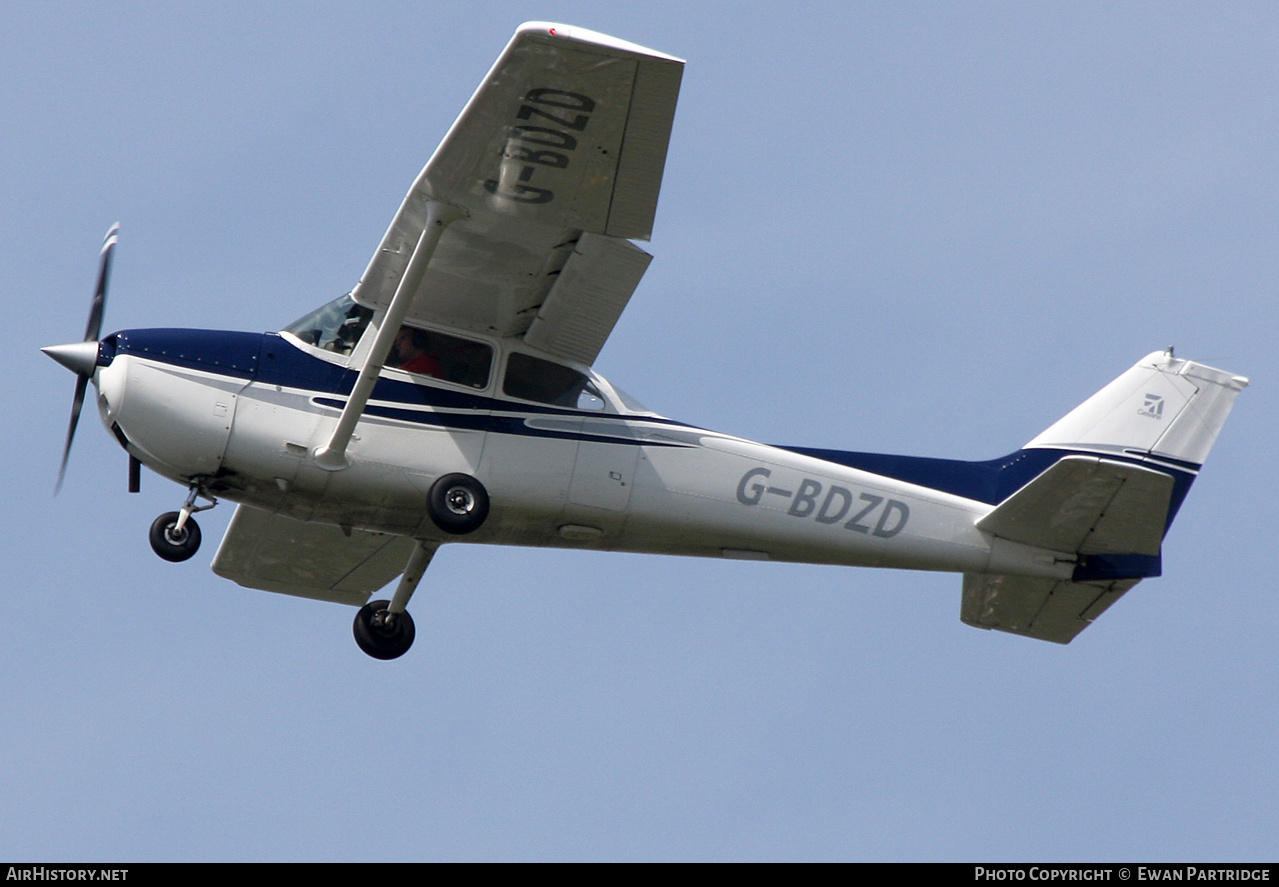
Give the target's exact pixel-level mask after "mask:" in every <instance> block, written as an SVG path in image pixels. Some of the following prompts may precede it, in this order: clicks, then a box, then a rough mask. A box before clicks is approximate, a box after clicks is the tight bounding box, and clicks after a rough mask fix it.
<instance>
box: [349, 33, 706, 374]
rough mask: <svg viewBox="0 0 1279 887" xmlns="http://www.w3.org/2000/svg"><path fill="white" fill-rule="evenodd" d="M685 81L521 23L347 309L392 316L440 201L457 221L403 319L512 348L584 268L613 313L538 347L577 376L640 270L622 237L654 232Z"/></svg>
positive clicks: (585, 294) (666, 59) (620, 49)
mask: <svg viewBox="0 0 1279 887" xmlns="http://www.w3.org/2000/svg"><path fill="white" fill-rule="evenodd" d="M682 74H683V62H682V61H680V60H679V59H675V58H673V57H671V56H667V55H663V54H661V53H658V52H654V51H653V50H649V49H645V48H643V47H640V46H635V45H634V44H629V43H624V42H622V41H618V40H615V39H613V38H610V37H605V36H604V35H600V34H595V33H593V32H590V31H584V30H581V29H574V28H567V27H564V26H559V25H547V24H542V23H533V24H528V25H524V26H522V27H521V28H520V29H519V30H518V31H517V32H516V34H515V36H514V38H512V40H511V42H510V44H508V46H507V47H506V49H505V50H504V51H503V53H502V55H501V57H499V59H498V60H497V62H496V64H494V66H493V68H492V70H490V71H489V73H488V75H487V76H486V77H485V79H484V82H483V83H482V84H481V85H480V88H479V89H478V90H477V91H476V93H475V95H474V96H473V97H472V98H471V100H470V102H468V103H467V105H466V108H465V109H464V110H463V111H462V114H461V115H460V116H459V117H458V119H457V121H456V122H455V123H454V124H453V126H452V127H451V128H450V130H449V132H448V134H447V135H446V136H445V138H444V141H443V142H442V143H441V144H440V146H439V148H438V149H437V150H436V151H435V153H434V154H433V155H432V156H431V159H430V160H429V161H428V163H427V165H426V167H425V169H423V170H422V172H421V174H420V175H419V176H418V178H417V180H416V181H415V182H414V184H413V187H412V189H411V190H410V191H409V194H408V196H407V197H406V198H405V199H404V203H403V204H402V205H401V207H400V210H399V212H398V213H397V214H396V216H395V218H394V220H393V221H392V223H391V226H390V228H389V229H388V230H387V232H386V235H385V236H384V237H383V239H382V243H381V244H380V245H379V247H378V250H377V252H376V253H375V254H374V256H373V258H372V260H371V261H370V262H369V265H368V268H367V269H366V271H365V272H364V275H363V277H362V278H361V280H360V283H359V285H358V286H357V287H356V289H355V291H354V297H355V299H356V301H357V302H359V303H360V304H362V305H365V306H366V307H369V308H373V309H375V310H376V309H378V308H384V307H386V306H387V305H388V304H389V303H390V300H391V297H392V296H393V295H394V294H395V290H396V288H397V286H398V284H399V281H400V279H401V277H402V276H403V275H404V273H405V270H406V267H407V265H408V261H409V258H410V257H411V255H412V253H413V249H414V246H415V244H416V243H417V242H418V238H419V235H420V234H421V232H422V228H423V225H424V223H425V219H426V207H427V204H428V202H429V201H438V202H442V203H445V204H448V205H449V206H451V207H454V208H455V209H460V210H461V211H462V213H463V218H461V219H460V220H458V221H455V222H452V223H451V224H450V225H449V226H448V229H447V230H446V231H445V233H444V234H443V235H442V237H441V239H440V242H439V245H438V247H436V249H435V252H434V255H433V256H432V259H431V263H430V266H429V268H428V269H427V271H426V273H425V275H424V277H423V278H422V281H421V283H420V284H419V285H418V286H417V288H416V290H415V292H414V295H413V301H412V304H411V307H410V308H409V311H408V315H407V317H408V319H409V320H410V321H418V322H425V323H435V324H443V325H447V326H452V327H457V328H461V329H469V330H473V331H477V332H484V333H491V334H496V335H498V336H522V335H524V333H525V332H526V331H527V330H528V329H529V327H530V325H532V324H533V322H534V320H535V319H536V318H537V317H538V316H539V311H541V310H542V309H543V307H544V303H547V296H548V294H550V293H552V292H553V288H554V287H555V286H556V282H557V280H558V278H559V277H560V276H561V274H562V273H568V272H569V271H570V270H571V269H572V268H573V266H574V265H578V266H580V267H579V271H580V270H581V269H583V268H586V267H587V266H591V267H592V270H593V273H595V274H598V275H600V276H601V277H602V279H604V280H605V281H606V282H608V283H609V289H610V298H611V300H612V304H611V305H610V307H609V309H608V310H607V311H604V312H599V311H595V312H593V314H594V316H593V317H592V320H593V321H594V322H595V324H594V325H595V327H596V329H595V330H594V331H593V332H592V333H591V334H590V335H588V336H585V337H582V336H581V335H578V336H577V337H576V339H575V340H574V342H573V344H572V345H571V346H569V347H567V348H566V349H565V351H564V352H563V353H561V352H559V351H557V350H556V346H557V344H558V340H557V339H556V338H555V337H554V336H550V337H546V336H543V337H542V338H540V339H539V340H538V342H539V343H540V344H539V346H538V347H541V348H542V350H549V351H550V353H552V354H557V355H558V356H565V357H571V358H572V359H576V360H583V356H586V357H589V358H590V359H589V360H583V362H586V363H589V362H590V360H593V359H594V357H595V355H596V354H597V353H598V351H599V348H600V347H601V346H602V345H603V342H604V339H605V338H606V337H607V335H608V333H609V331H611V329H612V322H613V321H615V320H616V316H617V315H618V314H620V308H621V307H624V306H625V303H626V300H627V299H629V297H630V291H631V290H633V289H634V286H635V284H637V283H638V282H639V277H640V276H642V274H643V267H642V266H646V265H647V257H646V254H644V253H643V252H642V251H641V250H639V249H638V248H636V247H634V246H632V245H631V244H630V243H629V240H630V239H640V240H647V239H648V238H649V236H650V234H651V231H652V226H653V217H654V213H655V211H656V207H657V198H658V193H659V191H660V187H661V180H662V172H663V169H664V166H665V161H666V149H667V144H668V142H669V140H670V132H671V122H672V119H673V117H674V114H675V102H676V98H677V96H678V93H679V85H680V79H681V77H682ZM584 235H593V237H594V243H591V242H590V239H591V238H589V237H587V238H585V239H584ZM636 253H638V254H639V255H640V256H645V258H644V259H643V260H642V262H641V261H639V257H638V256H636V255H635V254H636ZM583 255H587V256H588V259H589V260H588V261H582V260H581V256H583ZM614 263H617V268H614V267H613V264H614ZM637 266H639V267H638V274H636V273H635V271H636V268H637ZM579 278H580V274H579ZM619 281H625V283H626V287H625V288H624V290H623V289H619V288H618V282H619ZM594 289H595V288H594V287H592V286H591V285H589V281H588V285H585V286H583V285H581V283H580V281H579V284H578V285H577V286H575V287H569V288H563V287H561V290H562V292H561V293H560V295H559V297H558V299H557V301H558V303H559V304H558V306H557V311H558V313H559V315H560V316H561V317H562V316H563V315H564V313H565V312H566V311H573V310H574V309H575V308H577V307H578V305H579V303H580V304H583V305H589V303H590V301H591V299H592V297H593V290H594ZM619 302H620V307H618V305H617V303H619ZM546 308H547V310H548V311H549V310H550V308H551V306H550V304H549V303H548V304H547V305H546ZM614 308H615V309H616V310H614ZM583 310H584V311H585V313H588V314H591V313H592V312H591V310H590V308H589V307H587V308H584V309H583ZM610 315H611V319H609V320H607V322H601V320H602V318H604V317H608V316H610Z"/></svg>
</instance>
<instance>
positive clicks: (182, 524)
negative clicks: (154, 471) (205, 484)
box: [150, 483, 218, 563]
mask: <svg viewBox="0 0 1279 887" xmlns="http://www.w3.org/2000/svg"><path fill="white" fill-rule="evenodd" d="M197 498H200V499H207V500H208V502H209V504H208V505H199V506H197V505H196V504H195V500H196V499H197ZM217 504H218V500H217V499H215V498H213V497H212V496H210V495H209V494H208V493H206V492H204V491H203V490H202V489H201V487H200V485H199V484H198V483H193V484H191V488H190V490H189V491H188V493H187V501H186V504H184V505H183V506H182V510H181V511H169V512H166V513H164V514H162V515H160V516H159V517H157V518H156V519H155V522H154V523H152V524H151V537H150V538H151V550H152V551H154V552H155V553H156V554H158V555H159V556H160V557H162V558H164V559H165V560H166V561H171V562H173V563H179V562H181V561H185V560H188V559H189V558H191V557H192V556H193V555H194V554H195V553H196V552H197V551H198V550H199V549H200V525H199V524H197V523H196V522H195V520H194V519H193V518H192V517H191V515H193V514H195V513H196V512H197V511H208V510H209V509H210V508H212V507H213V506H214V505H217Z"/></svg>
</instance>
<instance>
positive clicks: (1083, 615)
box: [959, 573, 1141, 644]
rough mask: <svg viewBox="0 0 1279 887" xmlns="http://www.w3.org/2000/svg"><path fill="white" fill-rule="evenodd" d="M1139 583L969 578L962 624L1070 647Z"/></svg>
mask: <svg viewBox="0 0 1279 887" xmlns="http://www.w3.org/2000/svg"><path fill="white" fill-rule="evenodd" d="M1140 581H1141V580H1140V579H1117V580H1113V581H1110V582H1061V581H1058V580H1055V579H1032V578H1029V577H1025V576H996V575H989V574H978V573H965V574H964V596H963V602H962V603H961V605H960V610H959V618H960V619H962V620H963V621H964V622H966V623H967V624H969V625H972V626H975V627H977V628H993V629H996V630H998V631H1007V632H1010V633H1012V634H1020V635H1025V636H1026V637H1032V638H1038V639H1039V640H1043V641H1053V642H1054V643H1057V644H1069V643H1070V642H1071V641H1072V640H1074V638H1075V635H1077V634H1079V633H1080V632H1081V631H1083V630H1084V629H1085V628H1087V627H1088V626H1089V625H1091V624H1092V621H1093V620H1094V619H1096V618H1097V617H1098V616H1100V615H1101V614H1102V613H1104V612H1105V611H1106V608H1107V607H1109V606H1110V605H1111V604H1113V603H1114V602H1115V601H1117V600H1119V598H1120V596H1122V595H1123V593H1124V592H1126V591H1127V590H1128V589H1130V588H1132V587H1133V586H1134V585H1136V584H1137V583H1138V582H1140Z"/></svg>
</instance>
